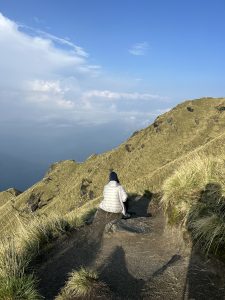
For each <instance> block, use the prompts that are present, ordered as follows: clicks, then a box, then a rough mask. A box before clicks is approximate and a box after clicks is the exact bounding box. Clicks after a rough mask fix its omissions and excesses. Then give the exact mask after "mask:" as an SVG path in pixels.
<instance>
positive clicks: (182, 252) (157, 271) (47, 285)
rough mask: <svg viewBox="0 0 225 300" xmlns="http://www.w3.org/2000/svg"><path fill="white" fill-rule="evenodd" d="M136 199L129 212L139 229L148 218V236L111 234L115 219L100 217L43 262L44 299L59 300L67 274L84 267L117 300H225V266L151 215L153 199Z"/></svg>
mask: <svg viewBox="0 0 225 300" xmlns="http://www.w3.org/2000/svg"><path fill="white" fill-rule="evenodd" d="M137 199H138V198H136V200H135V201H132V203H131V206H130V209H131V210H132V211H133V212H136V215H135V217H136V220H137V224H138V222H139V220H140V218H139V217H142V220H143V217H144V218H145V220H144V221H145V226H146V224H147V226H149V230H148V233H134V232H132V231H129V228H128V230H127V231H126V230H124V231H118V232H113V233H107V234H106V233H104V228H105V225H106V224H107V223H109V222H110V221H111V220H113V219H115V215H113V214H103V213H99V215H98V216H97V217H96V218H95V220H94V222H93V223H92V224H91V225H87V226H84V227H83V228H81V229H79V230H78V231H76V232H74V233H73V234H71V236H69V237H66V238H64V240H60V241H58V242H57V243H56V245H55V246H54V248H53V249H52V250H51V251H50V253H48V254H47V255H46V256H45V257H43V259H42V262H41V263H40V266H39V267H38V268H37V269H38V270H37V273H38V277H39V278H40V292H41V294H42V295H43V296H44V297H45V299H48V300H51V299H54V297H55V296H56V295H57V294H58V293H59V291H60V289H61V288H62V287H63V286H64V284H65V281H66V279H67V277H68V273H69V272H71V271H72V270H76V269H79V268H80V267H81V266H84V267H90V268H94V269H96V270H98V271H99V273H100V279H101V280H102V281H104V282H105V283H107V284H108V285H109V287H110V289H111V291H112V293H113V299H118V300H119V299H131V300H132V299H165V300H170V299H171V300H172V299H173V300H174V299H195V300H200V299H202V300H203V299H204V300H205V299H221V300H222V299H225V276H224V274H225V267H224V266H223V265H222V264H221V263H218V262H217V261H215V260H213V259H206V258H204V257H202V256H201V255H200V254H199V253H198V252H197V250H195V249H192V246H191V243H189V244H187V243H186V244H185V243H184V242H183V238H182V236H181V231H180V230H178V229H173V230H171V229H168V228H166V226H165V223H166V222H165V217H164V215H163V213H162V212H161V211H159V212H158V213H157V214H156V215H155V216H153V217H150V216H147V215H148V214H147V207H148V205H146V203H149V201H148V199H146V198H145V197H142V198H139V199H138V200H137ZM137 207H138V209H137V210H136V208H137ZM140 207H142V209H140ZM116 217H118V216H116Z"/></svg>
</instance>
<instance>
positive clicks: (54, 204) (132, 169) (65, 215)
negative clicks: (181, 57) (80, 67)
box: [0, 98, 225, 299]
mask: <svg viewBox="0 0 225 300" xmlns="http://www.w3.org/2000/svg"><path fill="white" fill-rule="evenodd" d="M224 126H225V98H220V99H214V98H205V99H198V100H194V101H186V102H184V103H182V104H180V105H178V106H177V107H175V108H174V109H172V110H170V111H169V112H167V113H165V114H163V115H161V116H159V117H158V118H157V119H156V120H155V122H154V123H153V124H152V125H150V126H149V127H147V128H146V129H143V130H141V131H139V132H135V133H134V134H133V135H132V137H130V138H129V139H128V140H127V141H126V142H124V143H123V144H121V145H120V146H119V147H118V148H116V149H113V150H111V151H108V152H106V153H103V154H100V155H92V156H91V157H89V158H88V159H87V160H86V161H85V162H83V163H77V162H75V161H72V160H66V161H61V162H57V163H55V164H53V165H52V166H51V167H50V169H49V170H48V171H47V173H46V175H45V177H44V178H43V179H42V180H41V181H39V182H37V183H36V184H35V185H33V186H32V187H30V188H29V189H28V190H26V191H24V192H23V193H21V192H19V191H17V190H15V189H13V188H11V189H9V190H7V191H3V192H0V221H1V229H0V237H1V240H2V241H1V244H0V298H1V299H14V298H15V297H17V298H18V299H39V298H40V295H39V294H38V292H37V280H36V278H35V277H34V276H33V275H32V274H30V273H31V272H30V270H32V267H31V266H32V264H33V262H34V261H35V259H36V258H37V257H38V256H39V255H40V254H41V253H42V251H43V250H44V249H45V248H48V247H49V246H50V244H52V243H53V242H54V241H55V240H56V239H58V238H59V237H61V236H62V235H65V234H68V233H70V232H71V231H73V230H74V229H76V228H78V227H80V226H82V225H84V223H85V221H86V220H87V219H88V218H89V216H90V214H91V213H93V211H94V210H95V208H96V207H97V205H98V203H99V201H100V199H101V195H102V190H103V187H104V185H105V183H106V182H107V181H108V173H109V170H110V169H114V170H115V171H116V172H118V174H119V178H120V180H121V182H122V184H123V185H124V187H125V189H126V190H127V192H128V193H131V194H139V195H143V194H144V193H145V194H146V191H150V192H153V193H158V194H160V195H162V198H161V203H162V205H163V207H164V209H165V213H166V215H167V220H168V223H169V224H170V225H176V226H177V225H179V226H181V228H182V230H185V231H189V232H190V233H191V237H192V240H193V241H194V242H197V243H199V244H200V245H201V247H202V249H203V250H204V251H205V252H206V253H213V254H219V255H220V258H222V259H224V258H225V255H224V250H223V249H224V246H225V233H224V232H225V200H224V199H225V167H224V165H225V151H224V143H225V132H224ZM9 236H10V238H9ZM99 287H104V289H105V293H106V294H107V293H108V292H109V291H108V288H107V287H106V286H105V285H104V283H102V282H101V281H99V280H98V275H97V273H93V272H92V271H90V272H89V271H88V270H85V269H81V270H80V272H76V271H74V272H73V273H71V274H70V277H69V279H68V282H67V283H66V285H65V287H64V289H62V290H61V293H60V294H59V295H58V299H73V297H78V298H79V297H84V298H85V299H88V297H90V298H91V297H92V295H93V294H96V295H97V293H98V288H99ZM13 297H14V298H13ZM107 297H109V294H108V296H107ZM17 298H16V299H17Z"/></svg>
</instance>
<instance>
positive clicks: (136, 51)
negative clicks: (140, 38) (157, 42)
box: [129, 42, 149, 56]
mask: <svg viewBox="0 0 225 300" xmlns="http://www.w3.org/2000/svg"><path fill="white" fill-rule="evenodd" d="M148 49H149V45H148V43H147V42H143V43H136V44H134V45H132V46H131V48H130V49H129V52H130V54H133V55H136V56H141V55H145V54H147V51H148Z"/></svg>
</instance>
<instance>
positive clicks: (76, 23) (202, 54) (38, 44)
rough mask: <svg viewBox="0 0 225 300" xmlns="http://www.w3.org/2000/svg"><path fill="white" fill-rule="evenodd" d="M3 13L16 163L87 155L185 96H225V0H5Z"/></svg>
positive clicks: (10, 147)
mask: <svg viewBox="0 0 225 300" xmlns="http://www.w3.org/2000/svg"><path fill="white" fill-rule="evenodd" d="M0 13H1V14H0V45H1V47H0V69H1V70H2V76H1V77H0V106H1V109H0V139H1V149H0V152H1V153H3V154H6V153H7V155H9V156H10V157H13V160H12V161H15V160H18V161H19V160H21V161H23V164H24V160H25V161H26V160H27V162H28V164H29V162H32V164H33V163H37V164H38V166H42V170H44V169H46V167H47V165H48V164H50V163H51V162H53V161H56V160H60V159H67V158H71V159H76V160H78V161H80V160H83V159H85V158H86V157H87V156H88V155H90V154H91V153H93V152H97V153H99V152H102V151H106V150H108V149H111V148H112V147H115V146H117V145H118V144H119V143H121V142H122V141H123V140H124V139H126V138H127V137H128V136H129V135H130V134H131V133H132V132H133V131H135V130H137V129H139V128H142V127H145V126H147V125H148V124H150V123H151V122H152V121H153V120H154V119H155V118H156V116H157V115H159V114H161V113H163V112H165V111H167V110H168V109H170V108H172V107H173V106H175V105H176V104H177V103H179V102H182V101H183V100H186V99H194V98H199V97H202V96H213V97H219V96H225V84H224V79H225V59H224V53H225V39H224V36H225V35H224V33H225V2H224V1H220V0H215V1H203V0H198V1H196V0H195V1H194V0H189V1H181V0H180V1H178V0H171V1H166V0H164V1H162V0H158V1H151V0H139V1H137V0H130V1H127V0H123V1H117V0H114V1H112V0H105V1H103V0H101V1H100V0H89V1H87V0H86V1H85V0H82V1H81V0H76V1H73V0H67V1H50V0H48V1H43V0H39V1H30V0H26V1H25V0H20V1H16V0H14V1H12V0H8V1H3V0H0ZM3 74H4V76H3ZM7 157H8V156H7ZM32 168H33V165H32ZM40 172H41V171H40ZM37 176H40V173H39V175H37ZM1 178H3V172H2V175H1V170H0V181H1ZM9 178H10V176H9ZM34 179H36V177H35V174H34ZM7 180H8V181H7V184H4V187H5V185H8V184H10V183H9V181H10V179H7ZM2 181H4V180H3V179H2ZM13 183H14V182H13ZM29 184H30V183H29ZM0 189H1V185H0Z"/></svg>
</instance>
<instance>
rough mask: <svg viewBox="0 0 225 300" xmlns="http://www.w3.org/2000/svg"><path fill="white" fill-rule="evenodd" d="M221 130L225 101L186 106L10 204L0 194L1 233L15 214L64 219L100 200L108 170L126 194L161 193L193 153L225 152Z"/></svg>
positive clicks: (64, 164) (56, 171) (59, 171)
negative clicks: (54, 214)
mask: <svg viewBox="0 0 225 300" xmlns="http://www.w3.org/2000/svg"><path fill="white" fill-rule="evenodd" d="M224 128H225V98H202V99H197V100H192V101H191V100H188V101H185V102H183V103H182V104H179V105H177V106H176V107H175V108H173V109H172V110H170V111H169V112H167V113H165V114H163V115H161V116H159V117H158V118H157V119H156V120H155V121H154V123H153V124H152V125H150V126H149V127H147V128H145V129H142V130H140V131H138V132H135V133H134V134H133V135H132V136H131V137H130V138H129V139H128V140H127V141H125V142H124V143H122V144H121V145H120V146H119V147H117V148H115V149H113V150H111V151H108V152H105V153H103V154H100V155H95V154H93V155H92V156H90V157H89V158H88V159H87V160H86V161H85V162H83V163H77V162H75V161H71V160H66V161H61V162H56V163H55V164H53V165H52V166H51V168H50V169H49V170H48V171H47V173H46V175H45V177H44V178H43V179H42V180H41V181H39V182H37V183H36V184H35V185H33V186H31V187H30V188H29V189H27V190H26V191H24V192H23V193H22V194H20V195H18V196H14V197H13V199H12V198H10V199H7V198H5V194H4V193H0V203H1V201H3V200H1V199H2V198H4V199H5V202H4V201H3V202H4V203H5V204H4V207H1V206H0V216H1V217H0V220H1V222H2V224H3V226H2V230H4V228H5V227H4V226H7V227H8V224H9V223H8V220H10V223H11V224H12V222H13V220H14V215H16V213H17V211H18V210H19V211H21V212H23V213H25V214H30V213H37V212H38V213H39V214H43V213H48V212H50V211H51V212H52V211H55V212H60V213H61V214H68V213H70V212H71V211H74V210H76V209H77V208H79V207H81V206H82V205H83V204H85V203H88V202H89V201H98V199H100V198H101V195H102V189H103V186H104V185H105V184H106V182H107V181H108V173H109V170H110V169H113V170H115V171H116V172H118V175H119V178H120V181H121V183H122V184H123V185H124V187H125V189H126V190H127V192H129V193H137V194H142V193H143V192H144V190H149V191H153V192H160V190H161V184H162V182H163V181H164V179H165V178H166V177H167V176H168V175H171V173H172V172H173V171H174V170H175V169H176V168H177V167H178V166H179V165H180V164H181V163H182V162H184V161H186V160H188V159H189V156H190V155H191V154H192V153H193V152H204V153H209V154H213V155H218V154H220V153H224V152H225V150H224V142H225V131H224ZM34 172H35V170H34ZM16 176H19V175H18V173H17V174H16Z"/></svg>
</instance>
